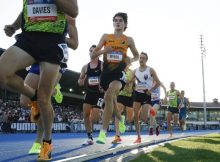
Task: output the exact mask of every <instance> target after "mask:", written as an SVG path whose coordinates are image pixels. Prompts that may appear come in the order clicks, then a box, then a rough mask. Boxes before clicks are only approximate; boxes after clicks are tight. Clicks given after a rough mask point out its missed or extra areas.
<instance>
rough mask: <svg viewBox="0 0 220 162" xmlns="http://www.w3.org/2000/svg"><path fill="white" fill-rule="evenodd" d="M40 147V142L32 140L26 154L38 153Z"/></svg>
mask: <svg viewBox="0 0 220 162" xmlns="http://www.w3.org/2000/svg"><path fill="white" fill-rule="evenodd" d="M40 149H41V144H40V143H37V142H34V143H33V145H32V147H31V149H30V150H29V152H28V154H39V153H40Z"/></svg>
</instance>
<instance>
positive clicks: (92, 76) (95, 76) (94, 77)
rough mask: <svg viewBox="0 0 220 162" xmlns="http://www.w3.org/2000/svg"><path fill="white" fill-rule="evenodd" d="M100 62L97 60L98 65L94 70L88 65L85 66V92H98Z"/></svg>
mask: <svg viewBox="0 0 220 162" xmlns="http://www.w3.org/2000/svg"><path fill="white" fill-rule="evenodd" d="M101 63H102V62H101V61H100V60H98V65H97V66H96V68H94V69H91V68H90V63H88V65H87V72H86V75H87V87H86V89H87V91H90V92H99V83H100V75H101V72H102V71H101Z"/></svg>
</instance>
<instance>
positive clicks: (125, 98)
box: [112, 64, 134, 144]
mask: <svg viewBox="0 0 220 162" xmlns="http://www.w3.org/2000/svg"><path fill="white" fill-rule="evenodd" d="M129 67H130V64H128V65H127V66H126V69H125V79H126V85H125V87H124V88H123V89H122V90H121V91H120V92H119V95H118V98H117V108H118V112H119V113H120V114H122V112H123V111H126V121H128V122H129V123H131V122H132V121H133V115H134V111H133V107H132V106H133V95H132V93H133V86H134V82H133V80H132V78H131V76H132V70H130V69H129ZM115 133H116V134H115V138H114V140H113V141H112V143H114V144H115V143H119V142H121V141H122V139H121V137H120V131H119V121H118V118H117V117H115Z"/></svg>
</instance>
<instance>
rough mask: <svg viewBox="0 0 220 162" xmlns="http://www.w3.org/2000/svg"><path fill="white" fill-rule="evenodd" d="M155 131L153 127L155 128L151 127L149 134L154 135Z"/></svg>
mask: <svg viewBox="0 0 220 162" xmlns="http://www.w3.org/2000/svg"><path fill="white" fill-rule="evenodd" d="M153 131H154V129H153V128H150V131H149V135H150V136H152V135H154V132H153Z"/></svg>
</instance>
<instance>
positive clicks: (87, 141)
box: [82, 138, 94, 146]
mask: <svg viewBox="0 0 220 162" xmlns="http://www.w3.org/2000/svg"><path fill="white" fill-rule="evenodd" d="M93 144H94V142H93V140H92V139H91V138H88V139H86V140H85V141H84V142H83V143H82V145H83V146H86V145H93Z"/></svg>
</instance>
